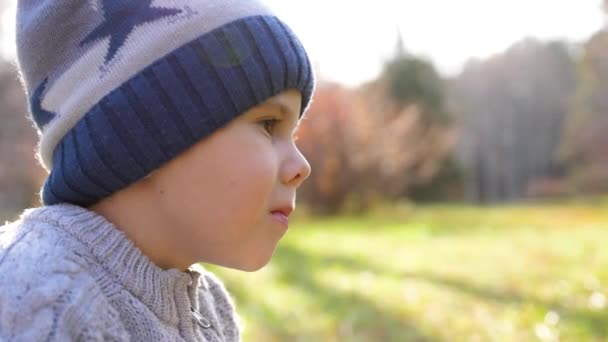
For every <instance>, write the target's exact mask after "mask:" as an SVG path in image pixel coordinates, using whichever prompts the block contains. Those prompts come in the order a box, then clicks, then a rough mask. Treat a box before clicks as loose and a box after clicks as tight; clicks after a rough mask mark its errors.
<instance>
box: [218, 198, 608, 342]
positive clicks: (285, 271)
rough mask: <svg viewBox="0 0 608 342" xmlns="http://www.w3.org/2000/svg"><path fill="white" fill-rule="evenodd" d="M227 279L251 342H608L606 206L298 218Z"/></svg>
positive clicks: (404, 210) (224, 273)
mask: <svg viewBox="0 0 608 342" xmlns="http://www.w3.org/2000/svg"><path fill="white" fill-rule="evenodd" d="M294 221H295V222H294V223H293V224H292V227H291V228H290V231H289V232H288V234H287V236H286V237H285V238H284V239H283V241H281V244H280V247H279V248H278V249H277V251H276V253H275V255H274V257H273V260H272V261H271V263H270V264H269V265H267V266H266V267H265V268H264V269H262V270H260V271H258V272H255V273H244V272H238V271H232V270H226V269H221V268H218V267H211V266H207V267H208V268H209V269H211V270H213V271H214V272H216V273H217V274H218V275H219V276H220V277H221V278H223V279H224V281H225V283H226V286H227V287H228V289H229V291H230V292H231V293H232V294H233V296H234V297H235V300H236V303H237V309H238V311H239V313H240V315H241V317H242V319H243V321H244V324H245V330H244V336H243V337H244V340H245V341H264V342H266V341H315V342H317V341H539V340H546V341H551V340H561V341H608V303H606V297H605V296H606V295H608V203H606V201H604V202H598V203H587V204H585V203H578V204H577V203H570V204H554V205H528V206H508V207H507V206H505V207H492V208H485V209H481V208H474V207H465V206H449V205H446V206H424V207H411V206H407V205H404V206H402V207H394V208H387V209H384V210H377V211H376V212H375V213H372V214H369V215H365V216H359V217H355V216H351V217H333V218H324V219H321V218H316V219H315V218H304V217H296V218H295V220H294Z"/></svg>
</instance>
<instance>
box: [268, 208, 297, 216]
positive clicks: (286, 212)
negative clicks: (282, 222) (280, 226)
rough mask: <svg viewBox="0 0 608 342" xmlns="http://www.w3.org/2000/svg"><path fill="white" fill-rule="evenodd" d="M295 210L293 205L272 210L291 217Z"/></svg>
mask: <svg viewBox="0 0 608 342" xmlns="http://www.w3.org/2000/svg"><path fill="white" fill-rule="evenodd" d="M292 212H293V208H292V207H282V208H278V209H275V210H273V211H272V213H273V214H274V213H281V214H283V215H284V216H285V217H289V215H291V213H292Z"/></svg>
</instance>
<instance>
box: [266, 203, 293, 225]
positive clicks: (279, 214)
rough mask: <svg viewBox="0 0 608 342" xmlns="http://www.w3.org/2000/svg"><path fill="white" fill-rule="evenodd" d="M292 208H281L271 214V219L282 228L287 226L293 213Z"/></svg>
mask: <svg viewBox="0 0 608 342" xmlns="http://www.w3.org/2000/svg"><path fill="white" fill-rule="evenodd" d="M293 210H294V208H292V207H282V208H278V209H275V210H273V211H272V212H271V214H272V216H273V218H274V219H275V220H277V221H278V222H280V223H281V224H282V225H283V226H285V227H288V226H289V215H290V214H291V213H292V212H293Z"/></svg>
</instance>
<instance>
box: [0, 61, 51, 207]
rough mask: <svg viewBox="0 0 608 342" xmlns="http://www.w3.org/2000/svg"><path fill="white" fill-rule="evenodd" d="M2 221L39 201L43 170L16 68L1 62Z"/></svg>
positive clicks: (0, 195)
mask: <svg viewBox="0 0 608 342" xmlns="http://www.w3.org/2000/svg"><path fill="white" fill-rule="evenodd" d="M0 108H1V109H0V115H1V117H2V125H0V155H1V156H2V160H3V162H2V163H0V189H2V191H0V218H1V217H5V218H7V217H12V215H15V214H16V213H18V212H20V211H21V210H22V209H23V208H25V207H28V206H31V205H33V204H34V203H35V202H36V201H37V192H38V190H39V189H40V186H41V182H42V178H43V176H44V171H43V169H42V168H41V167H40V166H39V165H38V163H37V162H36V160H35V157H34V153H35V146H36V140H37V139H36V130H35V128H34V127H33V126H34V125H33V123H32V121H28V119H27V109H26V101H25V96H24V92H23V89H22V87H21V85H20V83H19V80H18V78H17V72H16V70H15V68H14V67H13V66H12V65H11V64H9V63H8V62H4V61H3V60H1V59H0Z"/></svg>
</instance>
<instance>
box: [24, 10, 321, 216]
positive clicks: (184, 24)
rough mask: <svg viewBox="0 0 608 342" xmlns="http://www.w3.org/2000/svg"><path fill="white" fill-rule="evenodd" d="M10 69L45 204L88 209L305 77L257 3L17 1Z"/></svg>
mask: <svg viewBox="0 0 608 342" xmlns="http://www.w3.org/2000/svg"><path fill="white" fill-rule="evenodd" d="M17 22H18V24H17V45H18V46H17V53H18V62H19V69H20V71H21V75H22V79H23V82H24V85H25V88H26V90H27V93H28V98H29V105H30V112H31V116H32V119H33V121H34V122H35V123H36V126H37V127H38V129H39V132H40V144H39V148H38V158H39V160H40V161H41V163H42V165H43V166H44V167H45V168H46V169H47V170H48V171H49V172H50V175H49V177H48V178H47V179H46V181H45V183H44V187H43V189H42V191H41V202H42V203H43V204H45V205H52V204H57V203H66V202H67V203H72V204H77V205H80V206H83V207H88V206H90V205H92V204H94V203H96V202H97V201H99V200H100V199H103V198H105V197H107V196H109V195H111V194H112V193H114V192H116V191H119V190H121V189H123V188H126V187H128V186H129V185H130V184H132V183H134V182H136V181H138V180H139V179H141V178H143V177H145V176H147V175H148V174H150V173H151V172H152V171H154V170H155V169H156V168H158V167H160V166H162V165H164V164H165V163H166V162H168V161H169V160H171V159H172V158H174V157H176V156H177V155H179V154H180V153H182V152H184V151H185V150H186V149H188V148H189V147H191V146H192V145H194V144H195V143H197V142H199V141H200V140H201V139H203V138H205V137H207V136H209V135H210V134H212V133H213V132H214V131H216V130H218V129H220V128H221V127H224V126H225V125H227V124H228V123H229V122H230V121H231V120H233V119H234V118H235V117H237V116H239V115H240V114H242V113H244V112H246V111H247V110H248V109H250V108H252V107H254V106H255V105H257V104H260V103H262V102H264V101H265V100H267V99H268V98H270V97H272V96H274V95H277V94H279V93H281V92H283V91H286V90H289V89H296V90H298V91H300V93H301V94H302V102H301V111H300V116H302V115H303V113H304V112H305V111H306V108H307V107H308V105H309V103H310V101H311V97H312V93H313V88H314V74H313V70H312V67H311V63H310V61H309V59H308V56H307V54H306V51H305V49H304V47H303V46H302V44H301V43H300V41H299V40H298V38H297V37H296V35H295V34H294V33H293V32H292V30H291V29H290V28H289V27H288V26H287V25H286V24H285V23H283V22H282V21H281V20H280V19H279V18H277V17H276V16H275V15H274V14H273V13H272V12H271V11H270V10H269V9H268V8H267V7H266V6H264V5H263V3H262V2H261V1H258V0H204V1H202V0H156V1H151V0H142V1H121V0H90V1H82V0H19V2H18V16H17Z"/></svg>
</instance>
